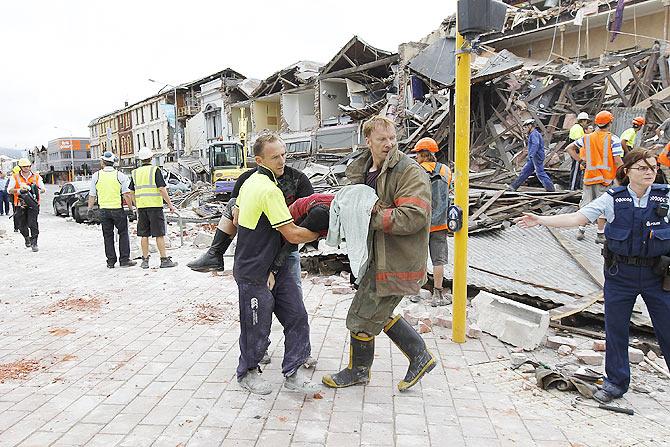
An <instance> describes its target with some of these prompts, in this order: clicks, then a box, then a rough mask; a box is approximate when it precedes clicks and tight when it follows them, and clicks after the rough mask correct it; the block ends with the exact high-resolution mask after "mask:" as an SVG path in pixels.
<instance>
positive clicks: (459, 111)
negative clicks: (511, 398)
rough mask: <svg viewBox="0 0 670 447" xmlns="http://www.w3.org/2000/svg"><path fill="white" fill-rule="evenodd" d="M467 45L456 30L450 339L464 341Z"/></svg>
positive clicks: (466, 227) (467, 127)
mask: <svg viewBox="0 0 670 447" xmlns="http://www.w3.org/2000/svg"><path fill="white" fill-rule="evenodd" d="M469 49H470V45H469V43H467V42H466V40H465V39H464V38H463V36H461V35H460V34H458V33H457V34H456V87H455V88H456V92H455V93H456V104H455V111H456V135H455V137H456V138H455V139H454V141H455V142H456V151H455V168H456V169H455V171H456V172H455V173H454V177H455V179H456V181H455V188H456V189H455V204H456V205H458V206H459V207H460V208H461V210H463V227H462V228H461V229H460V230H459V231H457V232H456V233H455V234H454V285H453V293H454V306H453V312H454V314H453V327H452V335H451V337H452V339H453V341H454V342H456V343H464V342H465V324H466V323H465V305H466V299H467V272H468V213H469V209H468V188H469V181H470V178H469V170H470V53H469Z"/></svg>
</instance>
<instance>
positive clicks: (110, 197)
mask: <svg viewBox="0 0 670 447" xmlns="http://www.w3.org/2000/svg"><path fill="white" fill-rule="evenodd" d="M118 174H119V173H118V171H117V170H116V169H114V170H112V171H105V170H104V169H101V170H100V171H98V181H97V182H95V190H96V192H97V195H98V206H99V207H100V209H104V210H118V209H119V208H121V182H119V177H118Z"/></svg>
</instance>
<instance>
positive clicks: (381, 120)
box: [363, 115, 395, 138]
mask: <svg viewBox="0 0 670 447" xmlns="http://www.w3.org/2000/svg"><path fill="white" fill-rule="evenodd" d="M378 126H381V127H386V128H391V129H393V130H395V123H394V122H393V121H391V120H390V119H388V118H386V117H385V116H380V115H375V116H373V117H372V118H370V119H369V120H367V121H366V122H365V123H363V136H364V137H365V138H368V137H370V135H371V134H372V131H373V130H375V129H376V128H377V127H378Z"/></svg>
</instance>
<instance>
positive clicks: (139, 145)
mask: <svg viewBox="0 0 670 447" xmlns="http://www.w3.org/2000/svg"><path fill="white" fill-rule="evenodd" d="M141 147H142V143H140V134H137V150H140V148H141Z"/></svg>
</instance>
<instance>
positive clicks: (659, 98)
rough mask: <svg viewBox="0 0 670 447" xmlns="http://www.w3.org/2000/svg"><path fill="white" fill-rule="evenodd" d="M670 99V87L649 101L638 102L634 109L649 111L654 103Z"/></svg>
mask: <svg viewBox="0 0 670 447" xmlns="http://www.w3.org/2000/svg"><path fill="white" fill-rule="evenodd" d="M668 98H670V87H666V88H664V89H663V90H661V91H660V92H658V93H656V94H655V95H652V96H650V97H648V98H647V99H645V100H643V101H640V102H638V103H637V104H635V105H634V106H633V107H635V108H636V109H637V108H642V109H648V108H649V107H651V105H652V101H663V100H666V99H668Z"/></svg>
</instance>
